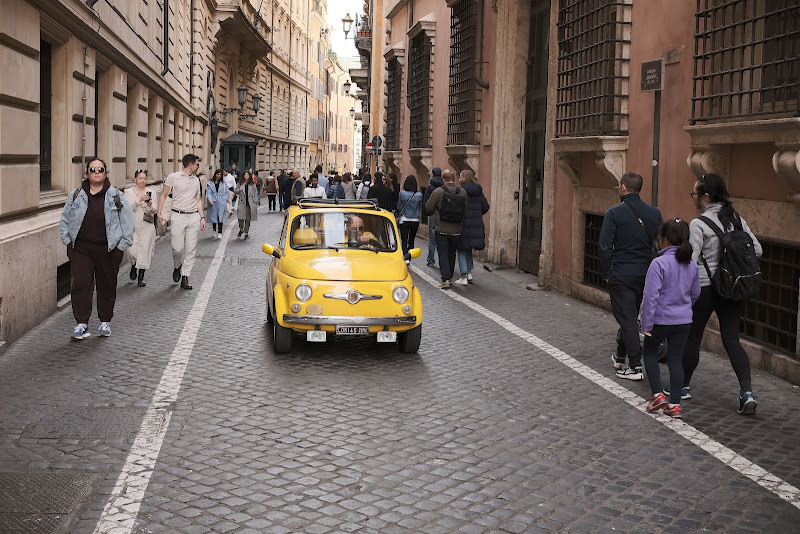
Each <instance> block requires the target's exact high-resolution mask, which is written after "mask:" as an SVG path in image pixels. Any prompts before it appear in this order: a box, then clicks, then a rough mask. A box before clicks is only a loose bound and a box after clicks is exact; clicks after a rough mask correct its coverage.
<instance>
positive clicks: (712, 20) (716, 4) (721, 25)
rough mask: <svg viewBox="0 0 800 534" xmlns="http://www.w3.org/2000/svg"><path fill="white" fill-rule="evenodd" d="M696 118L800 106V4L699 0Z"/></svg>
mask: <svg viewBox="0 0 800 534" xmlns="http://www.w3.org/2000/svg"><path fill="white" fill-rule="evenodd" d="M693 80H694V88H693V98H692V121H691V122H692V124H694V123H696V122H697V121H710V120H720V119H723V120H724V119H729V118H740V117H748V116H759V115H761V116H764V115H778V116H792V115H796V114H797V113H798V111H800V106H798V93H799V92H800V4H798V2H797V1H796V0H737V1H735V2H734V1H731V0H727V1H721V0H697V13H696V29H695V56H694V77H693Z"/></svg>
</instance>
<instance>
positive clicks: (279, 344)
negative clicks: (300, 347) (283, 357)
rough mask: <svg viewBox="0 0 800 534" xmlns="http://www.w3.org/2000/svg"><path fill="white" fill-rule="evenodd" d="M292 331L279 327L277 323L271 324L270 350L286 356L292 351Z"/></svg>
mask: <svg viewBox="0 0 800 534" xmlns="http://www.w3.org/2000/svg"><path fill="white" fill-rule="evenodd" d="M292 333H293V332H292V329H291V328H286V327H285V326H281V325H280V324H279V323H278V321H276V320H274V319H273V322H272V348H273V349H274V351H275V354H286V353H287V352H289V351H291V350H292Z"/></svg>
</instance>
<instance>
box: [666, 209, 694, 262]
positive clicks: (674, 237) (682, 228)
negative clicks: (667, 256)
mask: <svg viewBox="0 0 800 534" xmlns="http://www.w3.org/2000/svg"><path fill="white" fill-rule="evenodd" d="M658 236H659V237H660V238H661V239H666V240H667V242H669V244H670V245H673V246H675V247H678V250H677V251H675V259H676V260H678V263H689V262H690V261H692V245H691V243H689V225H688V224H686V221H684V220H682V219H670V220H668V221H667V222H665V223H664V224H662V225H661V228H660V229H659V231H658Z"/></svg>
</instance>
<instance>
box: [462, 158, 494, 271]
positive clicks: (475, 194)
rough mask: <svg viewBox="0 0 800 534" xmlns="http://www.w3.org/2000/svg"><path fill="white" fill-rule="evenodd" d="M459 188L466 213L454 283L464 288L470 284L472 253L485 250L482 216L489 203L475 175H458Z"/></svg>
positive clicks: (469, 172)
mask: <svg viewBox="0 0 800 534" xmlns="http://www.w3.org/2000/svg"><path fill="white" fill-rule="evenodd" d="M459 181H460V182H461V188H462V189H463V190H464V191H466V192H467V213H466V215H464V221H463V222H462V223H461V237H460V239H459V240H458V270H459V272H460V273H461V277H460V278H459V279H458V280H456V281H455V282H454V283H455V284H458V285H462V286H465V285H467V284H468V283H470V282H472V279H473V278H472V267H473V264H472V251H473V250H483V249H485V248H486V227H485V226H484V224H483V216H484V215H485V214H486V212H488V211H489V201H488V200H486V196H484V194H483V188H482V187H481V186H480V184H478V183H477V182H476V181H475V174H474V173H473V172H472V171H471V170H469V169H465V170H463V171H461V173H460V174H459Z"/></svg>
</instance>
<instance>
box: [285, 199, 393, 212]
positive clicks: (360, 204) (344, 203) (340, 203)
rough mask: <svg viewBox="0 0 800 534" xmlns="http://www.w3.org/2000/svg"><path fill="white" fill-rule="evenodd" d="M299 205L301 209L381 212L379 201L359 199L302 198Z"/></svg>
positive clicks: (298, 201) (298, 202)
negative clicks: (348, 209)
mask: <svg viewBox="0 0 800 534" xmlns="http://www.w3.org/2000/svg"><path fill="white" fill-rule="evenodd" d="M297 205H298V206H299V207H301V208H304V209H305V208H332V207H347V208H361V209H369V210H376V211H379V210H380V208H379V207H378V199H376V198H369V199H357V200H345V199H341V198H300V199H298V200H297Z"/></svg>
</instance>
